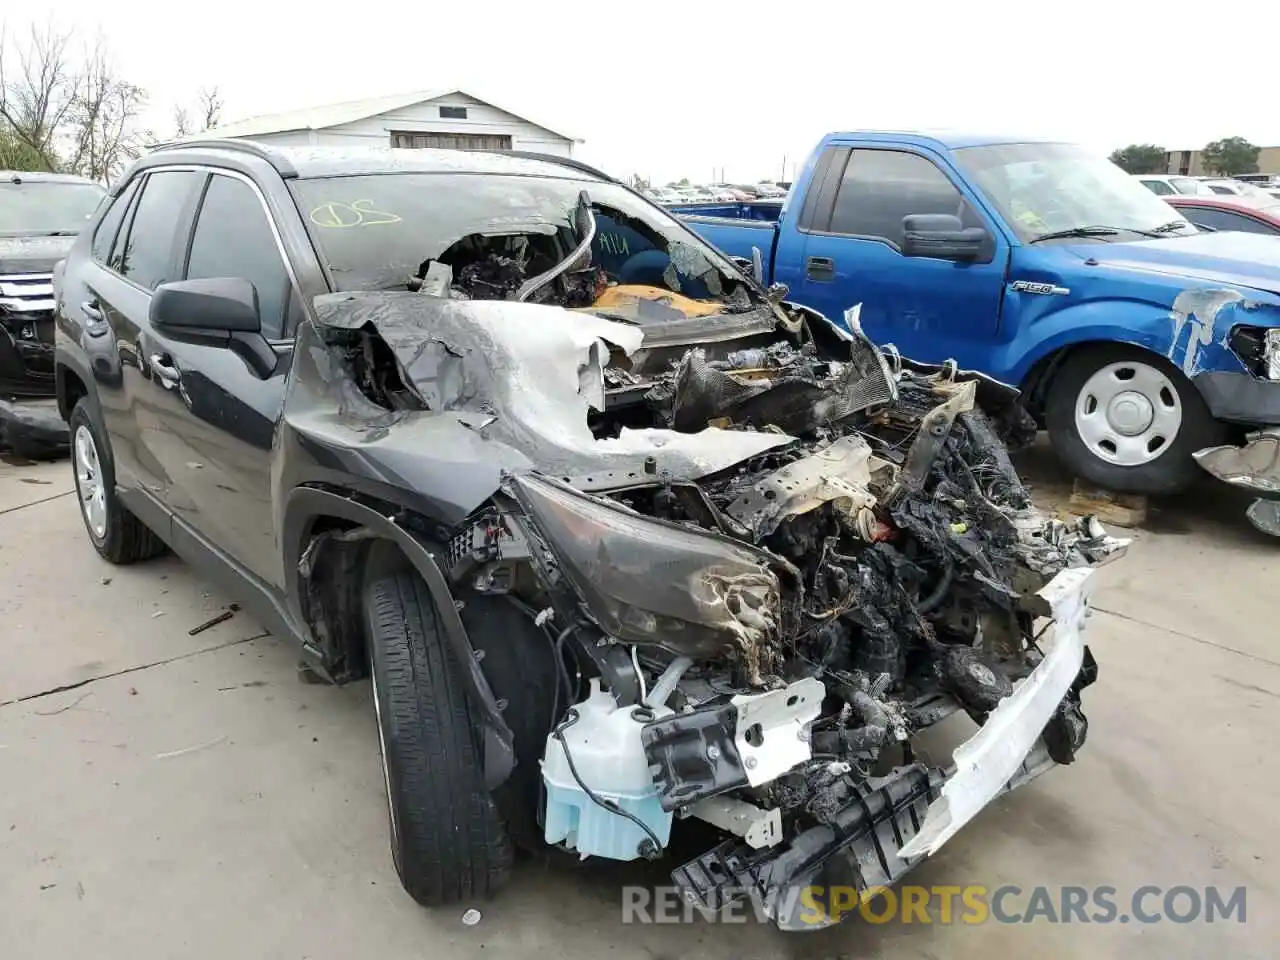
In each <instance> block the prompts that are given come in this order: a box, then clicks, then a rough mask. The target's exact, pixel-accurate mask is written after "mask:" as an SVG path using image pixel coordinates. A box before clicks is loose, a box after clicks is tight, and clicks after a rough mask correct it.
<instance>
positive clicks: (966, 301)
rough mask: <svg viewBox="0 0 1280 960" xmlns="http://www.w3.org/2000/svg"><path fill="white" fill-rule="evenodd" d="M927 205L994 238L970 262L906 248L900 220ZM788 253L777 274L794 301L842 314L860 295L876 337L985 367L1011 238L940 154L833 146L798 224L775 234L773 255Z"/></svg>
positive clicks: (924, 354) (916, 354) (909, 350)
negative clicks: (783, 273) (910, 254)
mask: <svg viewBox="0 0 1280 960" xmlns="http://www.w3.org/2000/svg"><path fill="white" fill-rule="evenodd" d="M927 213H947V214H953V215H955V216H958V217H959V218H960V220H961V222H962V224H963V225H964V226H966V227H970V226H979V227H983V228H984V229H986V230H987V232H988V233H989V234H990V237H991V242H990V244H989V245H988V247H987V249H985V250H984V253H983V255H982V256H981V257H979V259H978V261H973V262H956V261H952V260H940V259H934V258H930V257H907V256H904V255H903V254H902V248H901V242H902V221H903V218H904V217H906V216H909V215H912V214H927ZM797 247H798V249H797ZM784 261H785V262H786V263H787V264H788V265H789V266H790V267H791V268H792V269H791V270H789V271H788V275H787V276H778V277H777V278H778V279H780V280H782V281H783V282H786V283H789V285H790V286H791V298H792V299H794V300H797V301H798V302H800V303H803V304H806V305H808V306H811V307H813V308H814V309H816V310H819V311H821V312H822V313H824V314H826V315H827V316H828V317H830V318H832V319H833V320H837V321H839V320H840V319H841V318H842V317H843V315H844V312H845V310H847V309H848V308H849V307H851V306H853V305H854V304H856V303H861V304H862V313H861V319H862V325H863V328H864V329H865V330H866V332H867V334H868V335H869V336H870V337H871V338H872V339H874V340H875V341H877V342H879V343H894V344H896V345H897V347H898V349H899V350H900V351H901V352H902V353H903V354H904V355H906V356H910V357H913V358H915V359H919V360H924V361H935V362H936V361H941V360H945V359H947V358H949V357H954V358H955V359H956V360H957V361H959V362H960V363H961V365H962V366H978V367H981V360H982V359H984V357H983V354H984V351H986V350H988V349H989V348H990V345H991V342H992V341H993V340H994V339H995V337H996V335H997V331H998V328H999V323H1000V307H1001V300H1002V295H1003V290H1004V281H1005V273H1006V269H1007V267H1008V262H1009V245H1008V242H1007V240H1006V239H1005V237H1004V235H1003V234H1002V233H1001V231H1000V230H999V229H998V227H997V226H996V225H995V224H994V223H993V222H991V221H990V219H989V218H988V217H987V215H986V214H985V212H984V211H983V210H982V207H981V204H980V203H979V202H978V201H977V198H976V197H974V196H973V195H972V193H971V192H970V190H969V188H968V186H967V185H966V184H965V183H964V182H963V181H962V180H961V179H960V178H959V177H958V176H957V175H956V174H955V172H954V171H953V170H952V169H951V168H950V166H949V165H948V164H947V163H946V162H945V161H943V160H942V159H941V158H939V157H934V156H930V155H927V154H925V153H924V152H921V151H918V150H915V149H913V148H909V147H905V146H898V145H893V146H889V145H883V144H866V145H862V144H859V145H833V146H829V147H827V149H826V151H825V153H824V156H822V157H820V158H819V160H818V164H817V166H816V168H815V171H814V175H813V178H812V179H811V180H810V182H809V187H808V191H807V193H806V195H805V197H804V198H803V203H802V205H801V210H800V213H799V217H798V221H797V224H796V228H792V229H789V230H786V231H785V232H784V233H783V235H782V237H780V238H779V247H778V251H777V254H776V257H775V263H782V262H784ZM797 267H798V268H797Z"/></svg>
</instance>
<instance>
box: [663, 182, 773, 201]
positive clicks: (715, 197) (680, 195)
mask: <svg viewBox="0 0 1280 960" xmlns="http://www.w3.org/2000/svg"><path fill="white" fill-rule="evenodd" d="M643 193H644V195H645V196H646V197H648V198H649V199H650V200H653V201H654V202H656V203H661V204H663V205H664V206H670V205H673V204H680V203H734V202H737V201H742V200H761V199H775V198H779V199H780V198H782V197H785V196H786V195H787V191H786V188H784V187H782V186H779V185H778V184H776V183H772V182H769V181H762V182H760V183H755V184H737V183H713V184H709V185H707V186H698V185H681V186H675V185H672V186H667V187H646V188H645V189H644V191H643Z"/></svg>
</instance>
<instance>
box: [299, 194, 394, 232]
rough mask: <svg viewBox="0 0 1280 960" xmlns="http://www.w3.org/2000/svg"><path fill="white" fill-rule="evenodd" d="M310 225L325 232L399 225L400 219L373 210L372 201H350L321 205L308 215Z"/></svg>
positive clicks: (391, 214)
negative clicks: (387, 224)
mask: <svg viewBox="0 0 1280 960" xmlns="http://www.w3.org/2000/svg"><path fill="white" fill-rule="evenodd" d="M309 218H310V220H311V222H312V223H314V224H315V225H316V226H317V227H324V228H325V229H326V230H343V229H346V228H348V227H373V226H377V225H378V224H383V223H399V222H400V217H398V216H397V215H396V214H394V213H387V212H386V211H385V210H375V209H374V208H373V201H372V200H352V201H351V202H350V203H338V202H336V201H331V202H329V203H322V204H320V206H318V207H316V208H315V209H314V210H312V211H311V213H310V214H309Z"/></svg>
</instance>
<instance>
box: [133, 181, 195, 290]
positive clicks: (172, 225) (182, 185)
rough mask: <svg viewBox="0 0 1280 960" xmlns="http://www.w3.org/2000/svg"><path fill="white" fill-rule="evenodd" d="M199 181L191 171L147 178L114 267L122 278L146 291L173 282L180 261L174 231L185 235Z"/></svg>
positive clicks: (176, 233)
mask: <svg viewBox="0 0 1280 960" xmlns="http://www.w3.org/2000/svg"><path fill="white" fill-rule="evenodd" d="M203 177H204V174H202V173H196V172H194V171H191V170H158V171H156V172H154V173H152V174H150V175H149V176H148V177H147V182H146V183H144V184H143V185H142V196H141V197H139V198H138V203H137V206H136V209H135V210H134V214H133V222H132V223H130V225H129V236H128V239H127V240H126V242H125V246H124V253H123V255H122V256H121V257H120V259H119V264H118V266H116V269H118V270H119V271H120V273H121V274H122V275H123V276H126V277H128V278H129V279H130V280H132V281H133V282H134V283H136V284H139V285H140V286H143V287H146V288H148V289H150V290H154V289H155V288H156V287H158V286H159V285H160V284H162V283H164V282H165V281H166V280H173V279H175V278H176V276H177V275H178V270H179V264H180V261H181V259H182V258H181V256H180V255H179V251H178V249H177V239H178V231H179V230H183V232H184V234H185V229H184V228H185V224H186V222H187V220H186V218H187V214H188V210H189V207H190V204H191V203H192V201H193V200H194V194H195V190H196V188H197V186H198V185H199V183H200V180H201V178H203Z"/></svg>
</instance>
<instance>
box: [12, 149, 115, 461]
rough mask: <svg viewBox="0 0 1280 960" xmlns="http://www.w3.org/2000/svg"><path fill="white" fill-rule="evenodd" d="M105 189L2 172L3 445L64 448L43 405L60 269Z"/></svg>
mask: <svg viewBox="0 0 1280 960" xmlns="http://www.w3.org/2000/svg"><path fill="white" fill-rule="evenodd" d="M105 195H106V190H105V189H103V187H102V185H101V184H98V183H94V182H93V181H92V180H86V179H85V178H84V177H76V176H71V175H69V174H60V173H36V172H27V171H21V172H19V171H12V170H0V447H2V446H5V445H9V446H12V447H15V448H16V449H17V451H18V452H19V453H24V454H25V453H43V452H47V451H48V450H49V449H53V448H57V447H58V446H65V442H66V427H65V425H64V424H62V422H61V421H59V420H58V418H57V416H55V415H54V412H53V410H51V409H48V410H44V409H42V407H43V406H44V405H43V404H41V403H40V401H41V400H43V399H44V398H49V399H50V400H51V399H52V398H53V395H54V385H53V268H54V264H56V263H57V262H58V261H59V260H61V259H62V258H63V257H65V256H66V255H67V252H68V251H69V250H70V249H71V244H72V243H73V242H74V240H75V237H76V235H77V234H78V233H79V232H80V231H81V230H82V229H83V228H84V227H85V226H86V225H87V224H88V222H89V218H90V217H91V216H93V211H94V210H95V209H96V208H97V206H98V203H99V202H100V201H101V200H102V198H103V197H104V196H105Z"/></svg>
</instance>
